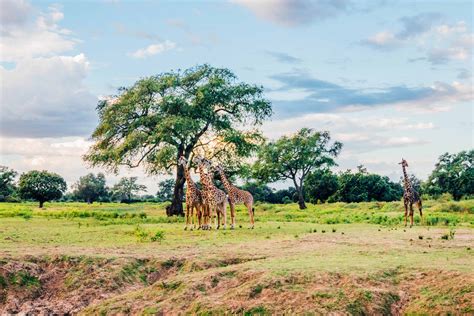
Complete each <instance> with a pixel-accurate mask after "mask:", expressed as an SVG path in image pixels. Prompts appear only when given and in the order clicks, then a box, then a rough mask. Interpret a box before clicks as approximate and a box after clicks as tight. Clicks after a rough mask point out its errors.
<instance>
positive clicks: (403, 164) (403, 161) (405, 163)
mask: <svg viewBox="0 0 474 316" xmlns="http://www.w3.org/2000/svg"><path fill="white" fill-rule="evenodd" d="M398 164H399V165H402V167H408V162H407V161H406V160H405V159H403V158H402V161H401V162H399V163H398Z"/></svg>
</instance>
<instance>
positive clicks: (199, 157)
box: [193, 156, 204, 165]
mask: <svg viewBox="0 0 474 316" xmlns="http://www.w3.org/2000/svg"><path fill="white" fill-rule="evenodd" d="M203 159H204V158H202V157H201V156H196V157H194V159H193V162H194V163H195V164H196V165H200V164H201V163H202V161H203Z"/></svg>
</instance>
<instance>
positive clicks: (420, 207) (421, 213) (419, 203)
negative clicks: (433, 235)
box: [418, 200, 423, 225]
mask: <svg viewBox="0 0 474 316" xmlns="http://www.w3.org/2000/svg"><path fill="white" fill-rule="evenodd" d="M422 209H423V206H422V204H421V200H419V201H418V210H419V211H420V217H421V225H423V211H422Z"/></svg>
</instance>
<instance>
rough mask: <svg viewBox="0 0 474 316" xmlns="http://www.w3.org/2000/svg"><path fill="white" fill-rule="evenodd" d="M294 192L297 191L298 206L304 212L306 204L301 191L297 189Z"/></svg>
mask: <svg viewBox="0 0 474 316" xmlns="http://www.w3.org/2000/svg"><path fill="white" fill-rule="evenodd" d="M296 190H297V191H298V205H299V206H300V210H304V209H305V208H306V204H305V202H304V196H303V189H302V188H297V189H296Z"/></svg>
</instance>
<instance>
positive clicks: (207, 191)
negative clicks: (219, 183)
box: [195, 157, 227, 229]
mask: <svg viewBox="0 0 474 316" xmlns="http://www.w3.org/2000/svg"><path fill="white" fill-rule="evenodd" d="M195 162H196V163H197V165H198V168H199V176H200V178H201V184H202V185H203V190H202V194H203V198H204V203H205V204H206V205H207V208H208V209H209V216H212V217H213V218H214V224H215V226H216V229H219V226H220V221H217V218H216V215H217V213H218V212H219V213H220V215H221V216H222V218H223V223H222V224H223V227H224V229H226V223H227V210H226V209H227V196H226V194H225V192H224V191H222V190H220V189H218V188H216V186H215V185H214V183H213V182H212V178H211V176H210V175H209V174H207V173H206V172H205V170H204V166H206V168H207V169H209V167H210V165H209V163H208V161H206V160H204V159H203V158H201V157H196V158H195ZM208 219H209V223H210V218H208ZM206 228H210V227H209V226H207V224H206Z"/></svg>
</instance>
